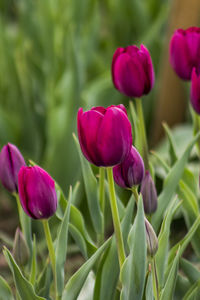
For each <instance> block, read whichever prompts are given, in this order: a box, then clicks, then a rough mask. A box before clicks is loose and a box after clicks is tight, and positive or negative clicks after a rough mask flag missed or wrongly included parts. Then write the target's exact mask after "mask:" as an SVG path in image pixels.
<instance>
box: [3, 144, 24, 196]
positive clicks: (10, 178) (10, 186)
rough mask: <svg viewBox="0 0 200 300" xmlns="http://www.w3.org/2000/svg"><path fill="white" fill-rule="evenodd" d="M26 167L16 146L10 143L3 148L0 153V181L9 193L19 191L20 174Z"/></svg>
mask: <svg viewBox="0 0 200 300" xmlns="http://www.w3.org/2000/svg"><path fill="white" fill-rule="evenodd" d="M25 165H26V163H25V161H24V158H23V156H22V155H21V153H20V151H19V149H18V148H17V147H16V146H15V145H12V144H10V143H8V144H7V145H5V146H3V148H2V150H1V153H0V180H1V182H2V184H3V186H4V187H5V188H6V189H7V190H8V191H9V192H11V193H14V192H17V191H18V173H19V170H20V168H21V167H22V166H25Z"/></svg>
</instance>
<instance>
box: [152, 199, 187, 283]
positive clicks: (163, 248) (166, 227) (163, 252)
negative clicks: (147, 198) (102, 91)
mask: <svg viewBox="0 0 200 300" xmlns="http://www.w3.org/2000/svg"><path fill="white" fill-rule="evenodd" d="M177 202H178V200H177V197H176V198H174V200H173V201H172V202H171V204H170V206H169V207H168V209H167V211H166V214H165V217H164V219H163V222H162V226H161V229H160V233H159V236H158V245H159V246H158V251H157V253H156V256H155V261H156V267H157V275H158V283H159V287H160V288H162V287H163V285H164V272H165V267H166V264H167V259H168V250H169V235H170V225H171V221H172V219H173V216H174V214H175V212H176V211H177V209H178V208H179V207H180V205H181V202H179V203H177Z"/></svg>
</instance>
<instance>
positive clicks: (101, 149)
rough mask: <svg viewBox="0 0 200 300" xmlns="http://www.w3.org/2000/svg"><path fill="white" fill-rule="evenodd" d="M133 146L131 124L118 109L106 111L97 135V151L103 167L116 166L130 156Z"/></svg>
mask: <svg viewBox="0 0 200 300" xmlns="http://www.w3.org/2000/svg"><path fill="white" fill-rule="evenodd" d="M131 144H132V133H131V124H130V121H129V120H128V118H127V116H126V114H125V113H124V112H123V111H122V110H121V109H120V108H117V107H111V108H109V109H108V110H107V111H106V114H105V115H104V118H103V120H102V122H101V125H100V128H99V131H98V134H97V149H98V153H100V154H101V161H102V163H103V164H102V166H114V165H117V164H119V163H120V162H122V161H123V160H124V159H125V157H126V156H127V155H128V154H129V152H130V149H131Z"/></svg>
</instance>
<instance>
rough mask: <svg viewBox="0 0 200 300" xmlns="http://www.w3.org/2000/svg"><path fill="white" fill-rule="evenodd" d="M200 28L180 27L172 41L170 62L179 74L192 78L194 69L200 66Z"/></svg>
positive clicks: (182, 76)
mask: <svg viewBox="0 0 200 300" xmlns="http://www.w3.org/2000/svg"><path fill="white" fill-rule="evenodd" d="M199 52H200V28H199V27H190V28H188V29H186V30H184V29H178V30H176V31H175V33H174V34H173V36H172V39H171V42H170V62H171V65H172V67H173V69H174V70H175V72H176V73H177V75H178V76H179V77H180V78H182V79H184V80H190V79H191V74H192V69H193V67H196V68H197V69H198V70H199V68H200V55H199Z"/></svg>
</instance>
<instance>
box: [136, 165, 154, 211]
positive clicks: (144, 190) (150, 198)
mask: <svg viewBox="0 0 200 300" xmlns="http://www.w3.org/2000/svg"><path fill="white" fill-rule="evenodd" d="M140 192H141V194H142V198H143V204H144V211H145V213H146V214H152V213H154V212H155V211H156V209H157V203H158V199H157V191H156V187H155V184H154V182H153V179H152V178H151V175H150V173H149V171H146V172H145V176H144V178H143V180H142V184H141V190H140Z"/></svg>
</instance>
